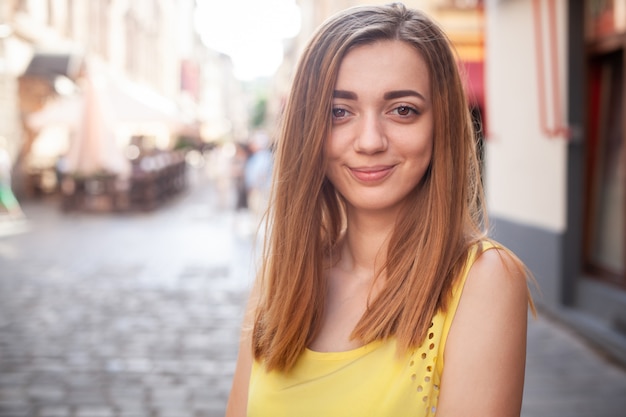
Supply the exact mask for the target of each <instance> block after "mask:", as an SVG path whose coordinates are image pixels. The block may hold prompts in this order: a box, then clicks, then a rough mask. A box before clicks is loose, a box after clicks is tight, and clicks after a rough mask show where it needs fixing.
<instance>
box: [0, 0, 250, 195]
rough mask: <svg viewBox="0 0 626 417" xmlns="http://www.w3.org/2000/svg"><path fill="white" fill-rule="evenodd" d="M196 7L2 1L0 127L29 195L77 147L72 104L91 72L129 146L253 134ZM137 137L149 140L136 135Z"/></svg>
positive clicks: (125, 0) (151, 2) (159, 1)
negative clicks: (200, 27)
mask: <svg viewBox="0 0 626 417" xmlns="http://www.w3.org/2000/svg"><path fill="white" fill-rule="evenodd" d="M195 9H196V2H195V1H194V0H146V1H130V0H90V1H73V0H58V1H56V0H55V1H47V0H3V1H2V2H1V3H0V115H1V116H0V117H2V124H0V135H3V136H5V137H7V139H8V140H9V142H10V144H11V153H12V156H13V158H14V161H15V172H16V174H15V175H14V179H15V180H16V184H15V187H16V188H17V191H18V192H19V194H21V195H22V196H25V195H29V194H31V193H32V191H33V189H35V188H42V187H43V188H46V185H45V183H49V184H53V183H54V179H55V175H54V173H53V171H54V170H55V169H56V168H57V166H55V164H56V162H57V161H58V159H59V158H60V157H62V156H64V155H65V154H67V153H71V152H72V150H71V149H68V148H71V147H72V146H73V145H72V143H74V142H73V141H75V140H76V138H75V137H76V136H79V135H78V134H77V133H76V125H77V123H79V122H81V121H76V120H71V119H70V117H69V116H68V113H73V114H74V113H77V112H75V111H73V112H68V111H67V109H75V107H73V106H75V103H74V102H75V101H78V100H74V99H75V98H81V97H80V96H81V94H82V95H84V89H85V88H84V85H83V84H84V82H83V80H84V79H85V78H86V77H91V78H93V79H94V80H95V81H96V82H94V85H96V87H98V86H99V89H98V88H97V89H95V90H94V91H96V90H98V94H100V95H101V96H106V97H104V99H106V101H108V107H110V112H111V113H115V115H116V116H114V117H112V119H111V120H113V122H112V123H105V124H104V125H105V126H107V129H108V128H109V127H110V128H111V130H112V131H113V132H112V133H111V135H112V136H115V139H114V142H115V146H116V147H117V149H118V150H119V151H120V153H121V154H124V153H125V152H126V150H127V149H126V148H127V147H128V146H136V144H137V143H145V144H150V146H152V147H153V148H155V149H156V150H168V149H173V148H175V147H176V146H177V145H178V143H179V142H181V141H184V142H185V143H186V144H196V145H197V144H198V142H200V146H201V145H202V143H204V142H207V141H212V140H224V139H226V140H229V139H231V138H232V137H233V136H237V135H241V134H245V129H246V123H247V119H246V110H247V108H246V106H245V104H241V102H240V101H238V98H240V97H241V95H242V93H241V92H240V91H239V90H238V88H237V85H236V82H235V79H234V76H233V73H232V64H231V63H230V60H229V58H228V57H225V56H223V55H220V54H217V53H215V52H213V51H210V50H208V49H207V48H206V47H205V46H204V45H203V44H202V42H201V41H200V37H199V35H198V33H197V31H196V27H195V25H194V13H195ZM96 78H97V79H96ZM82 98H84V97H82ZM101 98H102V97H101ZM55 106H56V107H55ZM64 106H65V107H64ZM41 113H45V114H43V115H42V114H41ZM231 114H236V115H238V116H237V117H236V118H235V121H234V122H232V121H231V120H232V117H230V115H231ZM240 115H241V116H240ZM33 120H35V121H36V123H35V122H33ZM108 120H109V119H108ZM216 132H217V134H216ZM241 132H243V133H241ZM216 135H217V136H216ZM137 137H144V138H149V140H142V141H137V140H135V141H134V142H133V143H131V142H132V141H131V139H132V138H135V139H136V138H137ZM131 154H135V152H131ZM98 163H99V161H94V162H93V163H91V165H94V166H93V171H94V172H97V171H98V170H101V168H103V167H99V166H95V165H98ZM104 168H106V167H104ZM42 178H43V179H42ZM45 178H47V179H48V180H45Z"/></svg>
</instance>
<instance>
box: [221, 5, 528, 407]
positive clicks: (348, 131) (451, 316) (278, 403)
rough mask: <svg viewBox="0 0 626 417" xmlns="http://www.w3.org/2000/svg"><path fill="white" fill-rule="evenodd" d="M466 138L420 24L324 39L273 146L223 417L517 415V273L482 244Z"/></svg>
mask: <svg viewBox="0 0 626 417" xmlns="http://www.w3.org/2000/svg"><path fill="white" fill-rule="evenodd" d="M474 138H475V136H474V132H473V128H472V122H471V119H470V114H469V111H468V104H467V101H466V98H465V95H464V89H463V85H462V82H461V79H460V76H459V73H458V70H457V64H456V59H455V55H454V54H453V52H452V50H451V47H450V45H449V42H448V40H447V38H446V36H445V35H444V33H443V32H442V31H441V30H440V29H439V28H438V27H437V26H436V25H435V24H434V23H433V22H432V21H431V20H430V19H428V18H427V17H426V16H424V15H423V14H421V13H419V12H417V11H413V10H408V9H406V8H405V7H404V6H403V5H401V4H393V5H389V6H382V7H358V8H353V9H349V10H347V11H345V12H343V13H340V14H338V15H336V16H335V17H333V18H331V19H330V20H328V21H327V22H326V23H325V24H323V25H322V26H321V28H320V29H319V30H318V31H317V33H316V34H315V35H314V36H313V38H312V40H311V41H310V43H309V45H308V47H307V48H306V49H305V51H304V53H303V56H302V58H301V60H300V63H299V66H298V69H297V72H296V74H295V78H294V81H293V87H292V91H291V95H290V97H289V101H288V105H287V107H286V109H285V114H284V120H283V126H282V131H281V134H280V137H279V138H278V140H277V143H276V163H275V167H276V169H275V172H274V175H275V176H274V188H273V197H272V202H271V207H270V218H269V222H268V224H269V233H268V234H267V242H266V247H265V253H264V257H263V264H262V268H261V270H260V273H259V278H258V280H257V283H256V285H255V288H254V289H253V292H252V295H251V298H250V304H249V309H248V314H247V316H246V319H245V323H244V327H243V333H242V339H241V346H240V352H239V359H238V363H237V369H236V372H235V377H234V381H233V388H232V392H231V396H230V399H229V404H228V411H227V415H228V416H231V417H235V416H246V415H248V416H271V417H280V416H289V417H293V416H298V417H302V416H316V417H319V416H324V417H329V416H342V417H343V416H392V417H401V416H413V417H417V416H431V415H435V414H436V415H437V417H450V416H463V417H469V416H481V417H489V416H493V417H496V416H497V417H507V416H518V415H519V413H520V408H521V400H522V391H523V384H524V364H525V352H526V320H527V310H528V305H529V294H528V288H527V281H526V272H525V268H524V266H523V265H522V264H521V262H520V261H519V260H518V259H517V258H516V257H515V256H514V255H513V254H512V253H510V252H509V251H507V250H506V249H505V248H503V247H502V246H500V245H498V244H497V243H495V242H493V241H491V240H489V239H488V238H487V235H486V232H485V228H486V218H485V216H484V213H483V210H482V207H481V206H480V203H481V202H482V201H483V198H482V194H481V186H480V173H479V165H478V161H477V157H476V149H475V145H476V144H475V139H474Z"/></svg>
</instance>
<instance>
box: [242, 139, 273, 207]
mask: <svg viewBox="0 0 626 417" xmlns="http://www.w3.org/2000/svg"><path fill="white" fill-rule="evenodd" d="M273 166H274V163H273V155H272V151H271V149H270V143H269V137H268V136H267V134H265V133H264V132H257V133H256V134H255V135H253V137H252V140H251V141H250V157H249V158H248V160H247V162H246V168H245V178H246V189H247V195H248V206H249V208H250V210H251V211H252V212H253V213H254V214H257V215H262V214H263V213H264V212H265V210H266V209H267V204H268V201H269V193H270V188H271V184H272V169H273Z"/></svg>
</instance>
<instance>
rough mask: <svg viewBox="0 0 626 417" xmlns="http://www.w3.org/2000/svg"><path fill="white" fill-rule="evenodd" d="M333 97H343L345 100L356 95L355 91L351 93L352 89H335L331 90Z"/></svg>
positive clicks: (351, 98) (354, 98)
mask: <svg viewBox="0 0 626 417" xmlns="http://www.w3.org/2000/svg"><path fill="white" fill-rule="evenodd" d="M333 98H344V99H347V100H356V99H357V98H358V96H357V95H356V93H353V92H352V91H346V90H335V91H333Z"/></svg>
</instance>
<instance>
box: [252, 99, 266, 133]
mask: <svg viewBox="0 0 626 417" xmlns="http://www.w3.org/2000/svg"><path fill="white" fill-rule="evenodd" d="M266 116H267V97H259V98H258V99H257V101H256V103H255V104H254V109H253V111H252V127H253V128H259V127H262V126H263V125H264V124H265V118H266Z"/></svg>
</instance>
